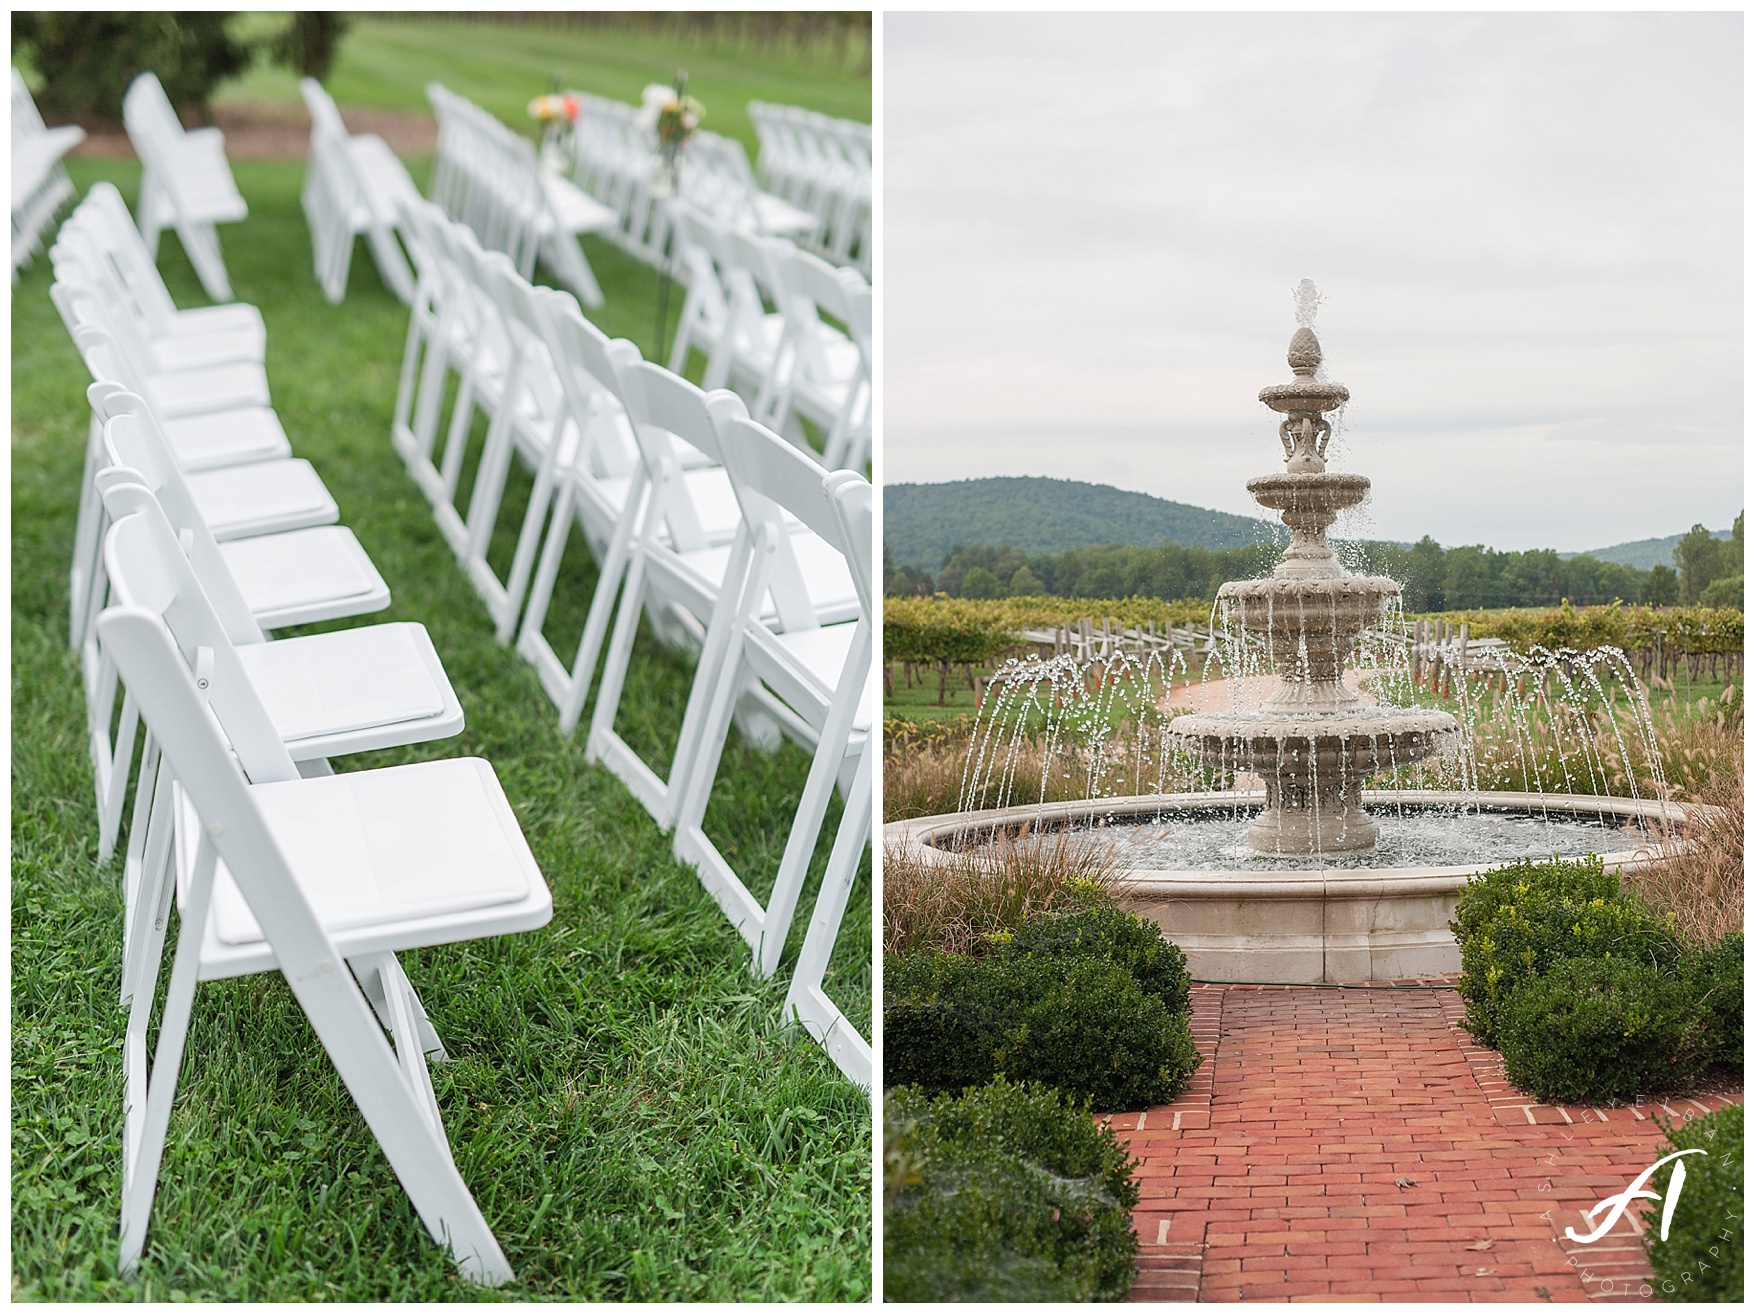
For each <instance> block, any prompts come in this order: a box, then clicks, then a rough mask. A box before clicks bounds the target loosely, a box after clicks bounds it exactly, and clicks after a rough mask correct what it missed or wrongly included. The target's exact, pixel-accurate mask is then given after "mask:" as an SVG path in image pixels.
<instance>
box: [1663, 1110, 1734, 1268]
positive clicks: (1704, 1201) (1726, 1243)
mask: <svg viewBox="0 0 1755 1314" xmlns="http://www.w3.org/2000/svg"><path fill="white" fill-rule="evenodd" d="M1667 1130H1668V1132H1669V1137H1670V1144H1671V1145H1673V1146H1675V1148H1676V1149H1678V1150H1688V1149H1696V1148H1698V1149H1702V1150H1705V1151H1706V1153H1705V1154H1704V1155H1701V1154H1691V1155H1689V1156H1688V1157H1687V1158H1686V1159H1679V1160H1677V1162H1678V1163H1682V1164H1686V1165H1687V1168H1688V1176H1687V1179H1686V1180H1685V1181H1684V1183H1683V1185H1682V1190H1681V1192H1680V1194H1679V1195H1678V1196H1677V1203H1676V1213H1675V1216H1674V1217H1673V1218H1671V1219H1670V1235H1669V1238H1668V1239H1667V1240H1663V1239H1660V1238H1659V1236H1658V1233H1659V1231H1660V1230H1661V1229H1660V1228H1659V1227H1657V1226H1655V1225H1654V1222H1655V1220H1653V1221H1648V1223H1647V1226H1646V1232H1645V1251H1646V1254H1647V1256H1649V1257H1650V1259H1651V1267H1652V1271H1653V1273H1654V1274H1655V1275H1656V1277H1655V1280H1654V1282H1653V1286H1654V1287H1655V1288H1656V1292H1655V1294H1656V1295H1657V1298H1658V1299H1659V1300H1686V1301H1703V1302H1704V1301H1740V1300H1742V1299H1743V1106H1742V1105H1740V1104H1733V1105H1732V1106H1730V1107H1729V1108H1726V1109H1720V1110H1719V1111H1718V1112H1717V1113H1710V1114H1708V1115H1707V1116H1706V1117H1704V1118H1696V1119H1693V1120H1692V1121H1690V1122H1685V1123H1683V1124H1682V1125H1681V1126H1680V1127H1671V1128H1668V1129H1667ZM1671 1171H1673V1169H1669V1168H1660V1169H1659V1170H1658V1175H1659V1176H1660V1177H1661V1178H1662V1179H1663V1180H1662V1182H1657V1183H1653V1184H1652V1189H1653V1190H1656V1191H1660V1192H1662V1191H1663V1189H1664V1187H1665V1186H1666V1185H1668V1182H1669V1178H1668V1177H1667V1176H1665V1174H1667V1173H1669V1172H1671ZM1652 1207H1653V1208H1654V1209H1661V1208H1662V1206H1661V1205H1653V1206H1652Z"/></svg>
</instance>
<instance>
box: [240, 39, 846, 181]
mask: <svg viewBox="0 0 1755 1314" xmlns="http://www.w3.org/2000/svg"><path fill="white" fill-rule="evenodd" d="M266 24H268V18H267V16H263V17H262V18H260V19H257V20H256V25H257V26H263V25H266ZM679 68H686V69H687V70H688V74H689V93H690V94H691V95H693V96H694V97H695V98H696V99H698V100H699V101H701V103H702V104H703V105H705V106H706V107H707V118H706V121H705V122H704V123H703V125H702V126H704V127H707V128H711V129H712V130H713V131H715V132H719V133H723V134H724V135H725V136H728V137H736V138H737V139H738V140H740V141H742V142H743V144H744V146H745V148H746V149H747V150H748V151H749V152H750V159H751V161H752V163H753V162H754V160H755V154H756V148H757V142H756V133H755V128H754V127H753V126H752V125H751V123H750V120H749V113H748V111H747V109H746V106H747V105H748V104H749V102H750V101H752V100H765V101H771V102H777V103H780V104H786V105H801V106H803V107H805V108H806V109H814V110H820V111H821V112H822V113H825V114H833V115H835V116H836V117H837V118H845V119H857V120H859V121H860V122H862V123H869V122H870V121H871V75H870V73H869V72H861V71H860V70H858V69H856V68H854V67H851V66H843V65H842V64H840V63H839V62H838V61H835V60H832V59H827V58H825V57H824V56H823V54H822V53H821V52H817V53H815V54H814V55H813V54H804V55H800V54H796V53H793V52H791V51H790V50H787V49H771V50H766V51H763V50H754V49H751V48H749V47H748V46H741V47H737V48H727V47H725V46H724V45H721V44H718V43H714V42H712V41H710V40H707V39H705V38H695V39H693V40H690V39H686V38H684V39H679V38H678V37H676V36H673V35H659V34H653V33H646V32H639V31H626V30H613V29H612V30H608V31H590V32H587V31H572V30H565V29H559V28H553V27H535V26H512V25H502V24H491V23H459V22H446V21H419V20H409V19H382V18H379V19H373V18H364V17H362V18H359V19H357V20H356V21H355V23H354V24H353V26H352V27H351V28H350V29H349V30H348V32H347V35H346V36H345V37H344V38H343V40H342V45H341V53H340V55H339V57H338V58H337V60H336V64H335V69H334V72H333V73H332V74H331V75H330V78H329V81H328V84H327V85H328V88H329V92H330V94H331V95H333V96H334V97H335V99H336V101H337V102H338V103H339V104H342V105H363V106H373V107H378V108H384V109H408V110H420V111H422V112H430V109H429V106H428V104H427V96H426V85H427V83H429V82H433V81H438V82H443V83H444V84H445V85H446V86H447V87H449V88H450V89H451V90H452V91H455V92H456V93H457V94H458V95H460V96H467V97H469V99H471V100H473V101H474V102H475V103H476V104H478V105H480V106H482V107H483V108H484V109H487V110H489V111H491V112H492V113H494V114H496V115H498V116H499V117H500V118H501V119H503V120H505V121H506V122H507V123H511V124H516V125H528V124H530V122H531V121H530V119H529V118H528V117H527V116H526V113H525V109H526V107H527V106H528V105H529V103H530V100H531V98H532V97H533V96H538V95H541V94H542V93H543V92H545V91H548V90H549V89H550V88H551V87H552V86H553V85H554V83H555V82H556V81H557V80H558V81H559V82H560V84H561V85H562V86H563V87H566V88H570V89H572V90H576V91H588V92H591V93H593V94H595V95H599V96H608V97H610V98H611V99H613V100H622V101H629V102H636V101H638V100H639V99H640V91H641V88H643V87H645V86H646V84H647V83H650V82H672V81H674V80H675V78H676V74H677V70H678V69H679ZM216 98H217V99H220V100H283V101H297V100H298V78H297V76H295V75H294V74H293V73H292V72H291V71H290V70H288V69H284V68H278V67H274V68H271V67H267V66H264V65H261V64H258V65H257V66H256V67H255V68H253V69H252V70H251V71H250V72H249V73H248V74H246V75H245V76H244V77H242V78H240V79H238V80H237V81H234V82H232V83H229V84H227V85H225V86H223V87H221V88H220V90H219V92H218V95H217V97H216Z"/></svg>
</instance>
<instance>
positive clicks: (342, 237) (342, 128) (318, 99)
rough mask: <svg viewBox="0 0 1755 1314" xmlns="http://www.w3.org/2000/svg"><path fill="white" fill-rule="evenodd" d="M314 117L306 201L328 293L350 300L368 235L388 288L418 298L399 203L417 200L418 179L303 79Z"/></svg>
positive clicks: (406, 299) (337, 301)
mask: <svg viewBox="0 0 1755 1314" xmlns="http://www.w3.org/2000/svg"><path fill="white" fill-rule="evenodd" d="M299 94H300V95H301V96H302V97H304V101H305V108H306V109H307V110H309V111H310V114H311V154H310V159H309V162H308V163H307V164H306V166H305V185H304V188H303V190H302V191H301V193H300V197H299V199H300V202H301V203H302V205H303V207H304V211H305V221H306V223H307V224H309V225H310V229H311V254H312V258H313V262H314V264H315V266H316V272H317V283H318V285H319V286H320V287H322V289H323V295H324V296H326V297H328V298H329V300H330V301H331V302H332V303H334V304H336V305H339V304H340V303H341V301H342V300H343V299H344V298H345V297H346V296H347V272H348V268H349V266H350V265H351V264H352V263H353V244H354V238H356V237H359V236H364V237H365V238H366V242H367V245H368V246H369V247H370V248H371V252H372V259H373V260H375V261H376V262H377V266H378V273H379V275H380V277H381V278H382V279H383V281H384V286H385V287H387V288H389V289H390V290H391V291H392V292H394V293H395V294H396V296H397V297H398V299H400V300H401V301H402V303H403V304H404V305H407V304H408V303H409V302H410V301H411V300H412V299H413V298H414V273H413V271H412V270H410V269H409V266H408V258H407V256H405V255H404V254H403V251H402V247H401V245H400V244H399V243H398V241H397V237H396V223H397V217H398V214H399V212H400V205H399V203H400V201H401V200H402V199H403V198H406V197H413V196H418V195H419V193H418V191H417V190H416V189H415V185H414V180H413V179H412V178H410V177H409V176H408V170H407V169H406V168H405V167H404V166H403V163H402V161H401V160H399V159H397V158H396V155H395V153H394V152H392V151H391V149H390V147H389V146H388V145H387V144H386V143H385V141H384V139H383V138H382V137H379V136H376V135H374V134H371V133H362V134H360V135H359V136H357V137H356V136H354V135H352V134H350V133H349V132H348V130H347V127H346V125H345V124H343V123H342V121H341V111H340V110H339V109H337V108H336V105H335V102H334V101H333V100H332V99H331V98H330V96H329V93H328V92H327V91H325V90H323V84H322V83H320V82H318V81H317V80H316V79H315V78H301V79H300V81H299Z"/></svg>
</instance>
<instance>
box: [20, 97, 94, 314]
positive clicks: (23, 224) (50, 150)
mask: <svg viewBox="0 0 1755 1314" xmlns="http://www.w3.org/2000/svg"><path fill="white" fill-rule="evenodd" d="M84 140H85V129H84V128H80V127H74V126H68V127H64V128H50V127H46V126H44V124H43V116H42V115H41V114H39V113H38V112H37V104H36V102H35V101H34V100H32V99H31V94H30V89H29V88H28V87H26V86H25V85H24V78H23V77H22V76H21V75H20V74H19V71H18V70H17V69H16V68H14V69H13V70H12V281H13V282H14V283H16V282H17V281H18V271H19V270H21V269H23V268H24V267H25V266H26V265H27V264H29V263H30V258H31V256H33V255H34V254H36V249H37V247H38V246H40V245H41V244H42V240H43V234H44V233H46V232H47V231H48V229H49V226H50V225H51V224H53V223H54V221H55V212H56V211H58V210H59V209H60V208H61V207H62V206H63V205H64V204H66V202H67V200H68V198H69V197H71V196H72V195H73V183H72V181H71V180H70V179H69V178H68V177H67V168H66V166H65V165H63V164H62V163H61V157H62V156H63V155H65V154H67V152H68V151H70V150H72V149H73V148H74V147H75V146H77V145H79V143H80V142H82V141H84Z"/></svg>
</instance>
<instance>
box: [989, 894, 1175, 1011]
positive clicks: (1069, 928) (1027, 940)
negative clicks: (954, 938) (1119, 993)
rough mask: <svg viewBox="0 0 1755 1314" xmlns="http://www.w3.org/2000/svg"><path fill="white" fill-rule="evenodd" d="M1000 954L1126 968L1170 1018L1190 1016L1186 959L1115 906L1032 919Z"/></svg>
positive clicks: (1150, 926)
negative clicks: (1107, 963) (1083, 960)
mask: <svg viewBox="0 0 1755 1314" xmlns="http://www.w3.org/2000/svg"><path fill="white" fill-rule="evenodd" d="M999 952H1000V953H1002V954H1006V955H1014V956H1026V955H1039V956H1041V957H1044V958H1056V959H1076V958H1106V959H1108V960H1109V961H1110V962H1113V963H1116V964H1118V965H1119V966H1121V967H1124V968H1126V969H1127V970H1128V972H1130V973H1131V974H1132V976H1133V978H1134V980H1136V981H1138V982H1139V986H1140V989H1141V990H1143V991H1145V993H1146V994H1147V995H1151V996H1155V997H1156V998H1158V999H1161V1000H1163V1001H1164V1007H1165V1009H1166V1010H1168V1011H1169V1013H1170V1014H1171V1015H1172V1016H1174V1015H1176V1014H1178V1013H1183V1012H1186V1011H1187V1010H1188V985H1189V981H1188V958H1187V956H1186V955H1185V954H1184V953H1183V952H1182V950H1181V949H1179V948H1177V946H1176V945H1174V944H1172V943H1171V942H1170V941H1169V940H1166V939H1165V938H1164V932H1163V931H1162V930H1161V929H1159V927H1158V924H1157V923H1156V922H1153V921H1150V920H1148V919H1147V918H1144V917H1137V916H1135V915H1133V914H1132V913H1128V912H1124V911H1122V910H1121V909H1120V908H1117V907H1115V906H1114V905H1113V904H1093V905H1092V906H1088V907H1084V908H1080V909H1078V910H1077V911H1074V912H1071V913H1065V914H1060V915H1054V916H1038V917H1033V918H1031V919H1030V920H1029V921H1028V922H1026V923H1025V924H1024V926H1023V927H1022V928H1021V929H1020V930H1019V931H1018V932H1017V934H1016V935H1015V936H1013V937H1012V939H1011V941H1010V942H1009V943H1007V944H1005V945H1003V946H1002V947H1001V949H1000V950H999Z"/></svg>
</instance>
